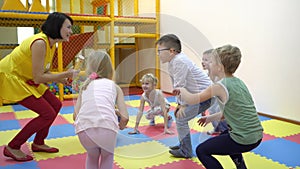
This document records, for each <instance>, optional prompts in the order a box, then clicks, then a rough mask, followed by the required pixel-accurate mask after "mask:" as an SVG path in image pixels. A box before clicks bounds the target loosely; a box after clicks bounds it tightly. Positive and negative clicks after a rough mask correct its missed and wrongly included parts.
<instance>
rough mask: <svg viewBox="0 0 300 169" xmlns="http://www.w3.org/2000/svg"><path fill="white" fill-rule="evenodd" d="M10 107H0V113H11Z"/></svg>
mask: <svg viewBox="0 0 300 169" xmlns="http://www.w3.org/2000/svg"><path fill="white" fill-rule="evenodd" d="M13 111H14V109H13V108H12V106H0V113H7V112H13Z"/></svg>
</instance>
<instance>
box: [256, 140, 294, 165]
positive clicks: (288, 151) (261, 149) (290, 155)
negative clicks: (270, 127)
mask: <svg viewBox="0 0 300 169" xmlns="http://www.w3.org/2000/svg"><path fill="white" fill-rule="evenodd" d="M252 152H254V153H256V154H259V155H261V156H265V157H267V158H269V159H272V160H273V161H277V162H279V163H281V164H285V165H286V166H289V167H296V166H300V144H297V143H295V142H292V141H289V140H286V139H282V138H277V139H273V140H268V141H264V142H262V143H261V144H260V145H259V146H258V147H257V148H255V149H254V150H252Z"/></svg>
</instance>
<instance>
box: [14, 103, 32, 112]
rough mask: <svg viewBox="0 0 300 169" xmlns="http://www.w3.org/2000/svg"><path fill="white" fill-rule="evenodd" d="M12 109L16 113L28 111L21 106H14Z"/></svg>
mask: <svg viewBox="0 0 300 169" xmlns="http://www.w3.org/2000/svg"><path fill="white" fill-rule="evenodd" d="M12 108H13V110H14V111H23V110H28V109H27V108H26V107H24V106H22V105H20V104H17V105H12Z"/></svg>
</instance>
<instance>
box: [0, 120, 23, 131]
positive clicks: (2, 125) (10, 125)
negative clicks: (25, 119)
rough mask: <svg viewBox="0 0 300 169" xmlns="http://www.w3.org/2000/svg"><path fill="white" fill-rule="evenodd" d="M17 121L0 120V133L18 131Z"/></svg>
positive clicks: (18, 124)
mask: <svg viewBox="0 0 300 169" xmlns="http://www.w3.org/2000/svg"><path fill="white" fill-rule="evenodd" d="M20 128H21V126H20V123H19V121H18V120H0V131H5V130H15V129H20Z"/></svg>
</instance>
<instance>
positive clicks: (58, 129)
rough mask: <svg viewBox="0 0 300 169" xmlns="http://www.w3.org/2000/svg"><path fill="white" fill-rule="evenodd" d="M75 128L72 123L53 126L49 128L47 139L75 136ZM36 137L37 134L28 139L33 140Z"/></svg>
mask: <svg viewBox="0 0 300 169" xmlns="http://www.w3.org/2000/svg"><path fill="white" fill-rule="evenodd" d="M75 135H76V134H75V129H74V126H73V125H72V124H61V125H55V126H51V127H50V130H49V134H48V136H47V139H54V138H62V137H69V136H75ZM34 137H35V134H34V135H32V136H31V137H30V138H29V139H28V141H30V142H31V141H33V139H34Z"/></svg>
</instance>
